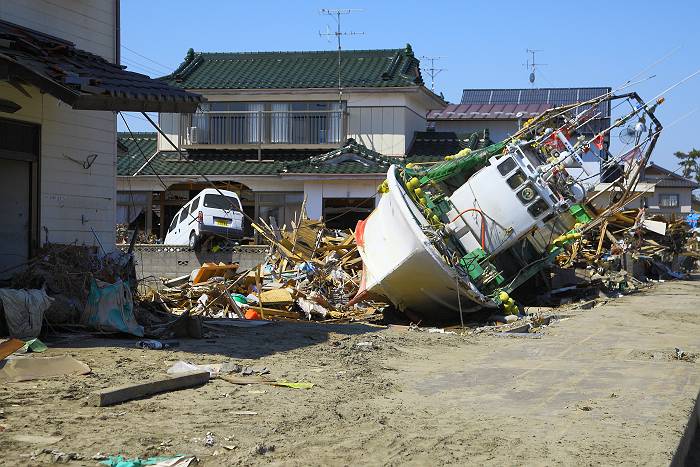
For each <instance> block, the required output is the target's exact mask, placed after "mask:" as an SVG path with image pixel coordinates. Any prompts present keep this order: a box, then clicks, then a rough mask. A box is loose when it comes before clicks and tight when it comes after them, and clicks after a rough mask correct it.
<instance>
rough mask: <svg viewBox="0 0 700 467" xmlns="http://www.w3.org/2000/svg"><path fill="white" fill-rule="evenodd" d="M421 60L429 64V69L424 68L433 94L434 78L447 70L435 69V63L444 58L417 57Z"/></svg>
mask: <svg viewBox="0 0 700 467" xmlns="http://www.w3.org/2000/svg"><path fill="white" fill-rule="evenodd" d="M419 58H420V59H421V60H427V61H429V62H430V68H426V71H427V72H428V76H430V90H431V91H433V92H435V77H436V76H437V75H439V74H440V72H441V71H447V68H435V61H437V60H440V59H441V58H446V57H442V56H436V57H426V56H422V57H419Z"/></svg>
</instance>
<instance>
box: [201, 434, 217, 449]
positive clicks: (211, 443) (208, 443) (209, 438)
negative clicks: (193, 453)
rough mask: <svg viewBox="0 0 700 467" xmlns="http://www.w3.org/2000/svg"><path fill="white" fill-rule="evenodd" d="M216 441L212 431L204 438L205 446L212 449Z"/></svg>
mask: <svg viewBox="0 0 700 467" xmlns="http://www.w3.org/2000/svg"><path fill="white" fill-rule="evenodd" d="M214 441H215V440H214V434H213V433H212V432H211V431H210V432H208V433H207V435H206V436H205V437H204V446H205V447H208V448H210V447H212V446H214Z"/></svg>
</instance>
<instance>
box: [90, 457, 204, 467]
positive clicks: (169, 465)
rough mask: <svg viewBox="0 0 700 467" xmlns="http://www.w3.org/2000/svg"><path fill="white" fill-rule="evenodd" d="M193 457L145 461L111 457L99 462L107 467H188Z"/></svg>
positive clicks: (157, 458)
mask: <svg viewBox="0 0 700 467" xmlns="http://www.w3.org/2000/svg"><path fill="white" fill-rule="evenodd" d="M196 460H197V458H196V457H195V456H156V457H149V458H147V459H139V458H135V459H127V458H125V457H123V456H112V457H109V458H108V459H106V460H104V461H102V462H100V464H103V465H106V466H109V467H142V466H146V465H150V466H153V467H188V466H190V465H192V463H193V462H195V461H196Z"/></svg>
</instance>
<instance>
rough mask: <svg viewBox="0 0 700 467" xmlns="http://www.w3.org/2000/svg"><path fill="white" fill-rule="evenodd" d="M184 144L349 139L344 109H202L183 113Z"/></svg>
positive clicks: (328, 142)
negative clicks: (223, 110)
mask: <svg viewBox="0 0 700 467" xmlns="http://www.w3.org/2000/svg"><path fill="white" fill-rule="evenodd" d="M180 123H181V128H182V131H181V132H180V144H181V145H182V146H193V145H200V144H204V145H207V144H211V145H268V144H269V145H276V144H279V145H333V144H338V143H341V142H343V141H345V136H346V128H347V126H346V115H345V113H344V112H343V111H342V110H322V111H318V110H314V111H305V110H299V111H294V110H288V111H287V110H285V111H274V110H272V111H270V110H260V111H228V112H198V113H195V114H183V115H182V116H181V122H180Z"/></svg>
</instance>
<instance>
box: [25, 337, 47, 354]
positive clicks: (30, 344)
mask: <svg viewBox="0 0 700 467" xmlns="http://www.w3.org/2000/svg"><path fill="white" fill-rule="evenodd" d="M47 350H49V348H48V347H47V346H46V344H44V343H43V342H41V341H40V340H39V339H38V338H34V339H30V340H28V341H27V342H25V343H24V345H23V346H22V348H21V349H19V352H20V353H27V352H30V351H31V352H35V353H42V352H46V351H47Z"/></svg>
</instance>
